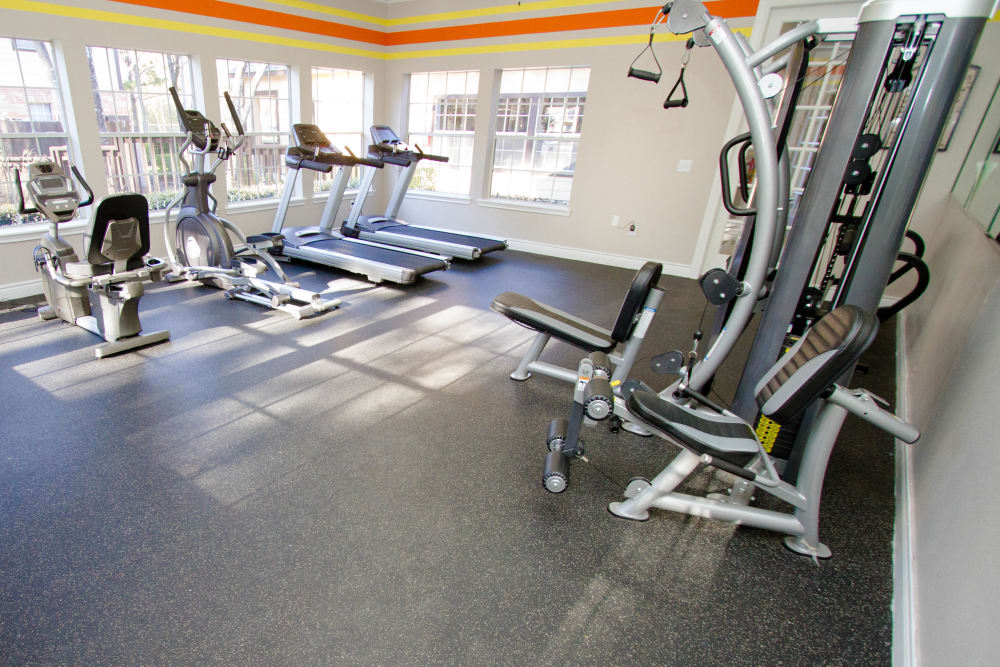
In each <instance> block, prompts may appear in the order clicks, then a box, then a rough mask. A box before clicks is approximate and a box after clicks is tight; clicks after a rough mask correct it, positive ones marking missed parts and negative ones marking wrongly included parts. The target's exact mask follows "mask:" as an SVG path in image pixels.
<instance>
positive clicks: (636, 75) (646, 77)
mask: <svg viewBox="0 0 1000 667" xmlns="http://www.w3.org/2000/svg"><path fill="white" fill-rule="evenodd" d="M628 75H629V76H630V77H631V78H633V79H641V80H642V81H652V82H653V83H659V82H660V73H659V72H650V71H649V70H645V69H636V68H635V67H629V68H628Z"/></svg>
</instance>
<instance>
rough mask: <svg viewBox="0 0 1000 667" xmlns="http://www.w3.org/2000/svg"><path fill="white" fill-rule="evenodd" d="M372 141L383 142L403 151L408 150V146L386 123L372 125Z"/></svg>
mask: <svg viewBox="0 0 1000 667" xmlns="http://www.w3.org/2000/svg"><path fill="white" fill-rule="evenodd" d="M372 141H373V142H374V143H376V144H384V145H386V146H389V147H393V148H399V149H400V150H404V151H405V150H409V147H408V146H407V145H406V144H404V143H403V140H402V139H400V138H399V135H398V134H396V133H395V132H393V131H392V128H391V127H389V126H388V125H372Z"/></svg>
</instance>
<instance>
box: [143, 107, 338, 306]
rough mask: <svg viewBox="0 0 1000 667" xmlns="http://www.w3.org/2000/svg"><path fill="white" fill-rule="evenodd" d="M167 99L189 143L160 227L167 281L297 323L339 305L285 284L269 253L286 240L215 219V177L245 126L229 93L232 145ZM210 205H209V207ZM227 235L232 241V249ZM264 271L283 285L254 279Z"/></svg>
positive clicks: (211, 125)
mask: <svg viewBox="0 0 1000 667" xmlns="http://www.w3.org/2000/svg"><path fill="white" fill-rule="evenodd" d="M170 95H171V96H172V97H173V100H174V105H175V106H176V107H177V114H178V117H179V118H180V122H181V126H182V127H183V128H184V130H185V131H186V132H187V138H186V139H185V141H184V143H183V144H182V145H181V147H180V150H179V151H178V159H179V160H180V162H181V164H182V165H183V167H184V171H185V174H184V178H183V183H184V190H183V191H182V192H181V193H180V194H179V195H178V196H177V197H176V198H175V199H174V200H173V201H172V202H170V205H169V206H168V207H167V211H166V219H165V220H164V224H163V240H164V243H165V244H166V246H167V257H168V260H169V262H170V271H171V272H170V274H168V275H167V280H170V281H177V280H190V281H197V282H200V283H202V284H204V285H209V286H211V287H218V288H220V289H224V290H226V297H227V298H230V299H241V300H243V301H249V302H251V303H256V304H258V305H261V306H265V307H268V308H274V309H276V310H281V311H283V312H286V313H288V314H290V315H292V316H293V317H294V318H295V319H301V318H303V317H309V316H311V315H316V314H319V313H322V312H325V311H327V310H332V309H334V308H336V307H337V306H338V305H340V300H339V299H325V298H323V296H322V295H321V294H319V293H317V292H311V291H309V290H304V289H301V288H300V287H299V285H298V283H295V282H292V281H291V280H289V279H288V276H287V275H286V274H285V272H284V271H283V270H282V268H281V267H280V266H279V265H278V263H277V262H276V261H275V260H274V258H273V257H271V255H270V254H269V251H272V250H273V251H275V252H279V251H280V249H281V245H282V239H283V238H284V237H283V236H282V235H281V234H275V233H273V232H267V233H264V234H258V235H254V236H244V234H243V232H242V231H240V229H239V228H238V227H237V226H236V225H234V224H233V223H231V222H229V221H228V220H224V219H222V218H220V217H218V216H217V215H216V214H215V211H216V209H217V208H218V204H219V203H218V201H217V200H216V199H215V197H213V196H212V193H211V192H210V190H211V186H212V183H214V182H215V180H216V176H215V171H216V170H217V169H218V168H219V165H221V164H222V163H223V162H225V161H226V160H228V159H229V158H230V156H232V154H233V153H235V152H236V150H237V149H238V148H239V147H240V146H241V145H242V144H243V137H244V131H243V123H241V122H240V118H239V114H237V112H236V107H235V106H233V101H232V99H231V98H230V97H229V93H228V92H226V93H225V99H226V104H227V105H228V106H229V113H230V115H231V116H232V118H233V123H234V125H235V127H236V133H237V137H236V138H235V139H234V138H233V136H232V134H230V132H229V129H228V128H226V124H225V123H221V124H220V125H221V127H222V132H220V131H219V128H218V127H216V126H215V124H214V123H213V122H212V121H210V120H209V119H208V118H206V117H205V116H204V115H202V113H201V112H200V111H197V110H193V109H185V108H184V106H183V105H182V104H181V100H180V97H178V95H177V90H176V89H175V88H173V87H171V88H170ZM223 132H224V133H225V139H224V140H223V136H222V133H223ZM189 149H190V151H191V155H192V156H194V168H193V169H192V168H191V165H190V164H189V163H188V161H187V160H186V159H185V157H184V153H185V152H186V151H188V150H189ZM213 153H214V154H215V159H214V160H213V161H212V163H211V166H208V164H207V160H208V156H209V155H210V154H213ZM209 199H211V200H212V204H211V205H209V203H208V200H209ZM178 205H179V206H180V209H179V210H178V212H177V218H176V220H175V221H174V224H173V233H171V217H170V214H171V212H172V211H173V209H174V208H176V207H177V206H178ZM230 234H232V236H233V237H235V238H236V240H237V244H236V245H234V244H233V241H232V238H231V237H230ZM268 269H270V270H271V271H273V272H274V274H275V275H276V276H278V278H279V279H280V281H281V282H274V281H270V280H263V279H261V278H258V277H257V276H258V275H260V274H261V273H264V272H266V271H267V270H268Z"/></svg>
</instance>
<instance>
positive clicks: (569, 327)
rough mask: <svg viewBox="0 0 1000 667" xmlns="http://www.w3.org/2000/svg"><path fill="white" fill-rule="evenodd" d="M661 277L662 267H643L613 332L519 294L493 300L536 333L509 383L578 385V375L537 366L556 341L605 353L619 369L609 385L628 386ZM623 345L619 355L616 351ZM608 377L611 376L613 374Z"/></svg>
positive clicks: (659, 294)
mask: <svg viewBox="0 0 1000 667" xmlns="http://www.w3.org/2000/svg"><path fill="white" fill-rule="evenodd" d="M662 272H663V265H662V264H658V263H656V262H646V263H645V264H643V265H642V268H640V269H639V270H638V271H637V272H636V274H635V277H634V278H633V279H632V284H631V285H630V286H629V289H628V292H626V294H625V300H624V301H623V302H622V305H621V308H620V309H619V311H618V317H617V318H616V319H615V324H614V326H613V327H612V329H610V330H608V329H605V328H603V327H600V326H598V325H596V324H593V323H591V322H588V321H586V320H583V319H580V318H579V317H575V316H573V315H570V314H569V313H566V312H563V311H561V310H558V309H556V308H553V307H552V306H549V305H546V304H544V303H541V302H539V301H535V300H534V299H532V298H530V297H527V296H524V295H523V294H518V293H516V292H504V293H503V294H501V295H499V296H498V297H496V298H495V299H493V303H491V304H490V308H492V309H493V310H495V311H496V312H498V313H500V314H501V315H503V316H504V317H507V318H508V319H510V320H513V321H514V322H516V323H518V324H520V325H521V326H524V327H527V328H528V329H531V330H533V331H537V332H538V334H537V335H536V336H535V338H534V340H533V341H532V343H531V346H530V347H529V348H528V351H527V352H525V354H524V357H522V358H521V362H520V363H519V364H518V366H517V369H516V370H515V371H514V372H513V373H511V374H510V377H511V378H512V379H514V380H518V381H523V380H527V379H528V378H529V377H531V373H532V372H536V373H541V374H542V375H548V376H549V377H554V378H557V379H560V380H565V381H567V382H576V379H577V374H576V370H575V369H570V368H563V367H561V366H556V365H554V364H550V363H547V362H544V361H539V360H538V357H539V356H540V355H541V353H542V350H544V349H545V346H546V345H547V344H548V342H549V340H550V339H552V338H555V339H557V340H561V341H563V342H564V343H568V344H570V345H572V346H574V347H578V348H580V349H582V350H585V351H587V352H591V353H593V352H602V353H606V354H607V355H608V358H609V361H610V363H611V364H613V365H614V366H615V369H614V373H613V374H611V381H612V382H613V383H615V384H616V385H617V383H618V382H620V381H624V380H625V379H626V378H627V377H628V375H629V372H630V371H631V370H632V364H633V363H635V359H636V357H638V355H639V348H641V347H642V341H643V339H644V338H645V336H646V331H647V330H648V328H649V323H650V322H651V321H652V320H653V315H655V314H656V309H657V307H658V306H659V304H660V300H661V299H662V298H663V291H662V290H661V289H659V288H658V287H657V286H656V283H657V282H658V281H659V279H660V275H661V274H662ZM619 345H621V350H620V351H616V348H617V347H618V346H619ZM608 372H609V373H610V369H608Z"/></svg>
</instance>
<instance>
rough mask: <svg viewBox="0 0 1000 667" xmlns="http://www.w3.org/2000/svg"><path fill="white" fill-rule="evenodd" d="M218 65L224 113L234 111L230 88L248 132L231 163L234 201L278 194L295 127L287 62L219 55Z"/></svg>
mask: <svg viewBox="0 0 1000 667" xmlns="http://www.w3.org/2000/svg"><path fill="white" fill-rule="evenodd" d="M216 67H217V69H218V74H219V104H220V105H221V108H222V109H223V112H222V114H223V116H228V115H229V111H228V109H226V102H225V100H224V99H223V97H222V93H223V92H224V91H227V90H228V91H229V95H230V96H231V97H232V98H233V104H234V105H236V110H237V112H238V113H239V114H240V119H241V120H242V121H243V127H244V129H245V130H246V133H247V136H246V139H245V140H244V142H243V146H242V147H241V148H240V150H238V151H236V154H235V155H233V156H232V157H231V158H229V161H228V164H227V167H226V179H227V186H228V190H229V201H231V202H233V201H247V200H253V199H267V198H269V197H276V196H277V195H278V193H279V192H280V191H281V188H282V183H283V181H284V177H285V151H286V150H287V149H288V142H289V138H290V136H289V132H290V131H291V125H290V122H289V119H290V118H291V112H292V109H291V104H290V102H289V90H290V88H291V86H290V85H289V74H290V71H289V68H288V65H275V64H272V63H257V62H247V61H245V60H217V61H216ZM226 125H227V126H228V125H229V123H228V122H227V123H226ZM230 129H232V128H230Z"/></svg>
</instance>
